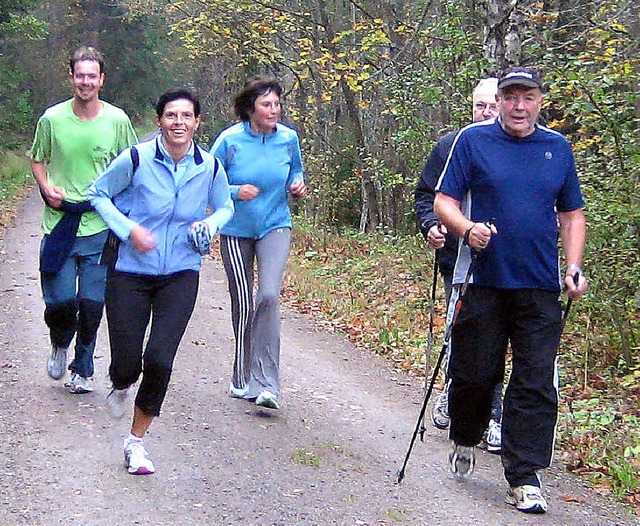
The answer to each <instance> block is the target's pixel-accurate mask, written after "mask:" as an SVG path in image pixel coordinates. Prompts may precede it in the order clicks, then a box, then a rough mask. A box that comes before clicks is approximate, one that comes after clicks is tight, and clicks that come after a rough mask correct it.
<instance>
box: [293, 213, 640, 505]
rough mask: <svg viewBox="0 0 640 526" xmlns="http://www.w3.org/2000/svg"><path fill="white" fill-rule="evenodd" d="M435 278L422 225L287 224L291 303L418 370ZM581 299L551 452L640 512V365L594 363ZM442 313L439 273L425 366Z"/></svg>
mask: <svg viewBox="0 0 640 526" xmlns="http://www.w3.org/2000/svg"><path fill="white" fill-rule="evenodd" d="M298 223H300V221H298ZM432 280H433V251H432V250H430V249H427V247H426V245H425V242H424V240H423V238H422V236H421V235H415V236H403V237H394V236H385V235H381V234H375V235H363V234H359V233H354V232H351V233H346V234H342V235H336V234H332V233H329V232H328V231H325V230H323V231H318V230H316V229H311V228H307V227H305V225H302V226H298V227H297V228H296V229H294V239H293V246H292V251H291V258H290V261H289V266H288V270H287V276H286V278H285V292H284V293H285V298H286V299H287V301H288V302H289V303H290V304H293V305H294V306H295V308H296V309H298V310H301V311H303V312H307V313H311V314H313V315H314V316H316V317H318V318H320V319H323V320H325V321H326V323H327V325H328V327H330V328H333V329H335V330H340V331H343V332H345V333H346V334H347V335H348V337H349V338H350V339H351V340H352V341H353V342H354V343H355V344H356V345H358V346H360V347H363V348H367V349H370V350H371V351H372V352H375V353H378V354H381V355H384V356H385V357H387V358H389V359H390V360H391V361H392V362H393V363H394V364H395V366H396V367H398V368H400V369H404V370H407V371H409V372H411V373H413V374H416V375H418V376H424V374H425V355H426V354H427V347H428V345H427V336H428V327H429V305H430V296H431V285H432ZM564 300H566V297H563V301H564ZM579 303H580V302H576V303H574V306H573V307H572V312H571V316H570V317H569V322H568V324H567V327H566V329H565V333H564V334H563V338H562V343H561V346H560V351H559V353H560V356H559V364H560V381H561V393H560V395H561V400H560V418H559V423H558V441H557V448H558V449H559V451H557V453H556V457H557V458H559V459H560V460H561V461H562V462H563V463H564V465H565V466H566V468H567V469H568V470H570V471H572V472H574V473H577V474H579V475H580V476H581V477H583V478H585V479H587V480H588V481H589V482H590V483H591V484H592V487H593V488H594V489H596V490H597V491H599V492H602V493H606V494H613V495H614V496H615V497H616V498H618V499H619V500H620V501H621V502H623V503H625V504H627V505H628V506H630V507H631V508H632V509H634V510H635V511H636V513H639V514H640V366H638V367H637V368H636V369H635V370H632V371H631V372H630V373H629V372H628V373H626V374H625V375H624V376H618V371H617V369H615V368H611V367H602V366H600V365H598V364H601V363H603V362H604V361H603V360H598V356H599V355H601V353H602V354H604V352H605V351H606V349H594V348H593V341H594V340H593V335H591V339H590V340H589V342H587V339H586V338H585V334H584V327H586V326H587V324H586V323H585V320H584V319H583V315H582V314H581V312H580V305H579ZM444 316H445V308H444V298H443V291H442V286H441V282H440V280H439V281H438V292H437V297H436V305H435V307H434V326H435V328H434V331H435V337H434V341H433V345H432V351H431V356H430V360H429V361H430V367H433V366H434V365H435V361H436V359H437V355H438V353H439V351H440V348H441V345H442V338H443V333H444ZM416 396H417V397H418V396H420V393H416Z"/></svg>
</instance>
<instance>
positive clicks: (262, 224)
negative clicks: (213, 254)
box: [211, 121, 304, 239]
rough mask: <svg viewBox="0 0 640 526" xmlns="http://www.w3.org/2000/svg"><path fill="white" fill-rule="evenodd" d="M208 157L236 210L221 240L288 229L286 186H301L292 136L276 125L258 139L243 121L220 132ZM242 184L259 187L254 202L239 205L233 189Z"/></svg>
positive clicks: (295, 139)
mask: <svg viewBox="0 0 640 526" xmlns="http://www.w3.org/2000/svg"><path fill="white" fill-rule="evenodd" d="M211 153H212V154H213V155H215V156H216V157H217V158H218V159H220V161H221V162H222V164H223V166H224V169H225V170H226V172H227V176H228V177H229V185H230V188H231V197H232V198H233V201H234V204H235V213H234V215H233V218H232V219H231V221H229V222H228V223H227V224H226V226H225V227H224V228H223V229H222V233H223V234H225V235H227V236H235V237H245V238H252V239H260V238H262V237H264V236H266V235H267V234H268V233H269V232H271V231H272V230H276V229H278V228H291V210H290V209H289V201H288V191H289V186H291V183H293V182H294V181H296V180H299V181H303V180H304V179H303V175H302V158H301V155H300V143H299V141H298V134H297V133H296V132H295V130H293V129H291V128H289V127H287V126H285V125H283V124H280V123H278V124H277V125H276V131H275V132H274V133H270V134H268V135H263V134H258V133H255V132H253V131H252V130H251V127H250V124H249V122H248V121H246V122H239V123H236V124H234V125H232V126H230V127H229V128H226V129H225V130H223V131H222V132H220V135H218V137H217V138H216V140H215V142H214V143H213V146H212V147H211ZM244 184H252V185H254V186H257V187H258V189H259V190H260V193H259V194H258V195H257V197H256V198H255V199H252V200H251V201H241V200H239V199H238V197H237V196H238V189H239V188H240V187H241V186H242V185H244Z"/></svg>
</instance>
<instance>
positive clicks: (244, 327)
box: [220, 228, 291, 399]
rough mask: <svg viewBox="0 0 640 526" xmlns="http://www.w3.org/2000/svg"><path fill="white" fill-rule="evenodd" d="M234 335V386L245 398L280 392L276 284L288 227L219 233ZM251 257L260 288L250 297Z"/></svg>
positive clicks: (286, 251)
mask: <svg viewBox="0 0 640 526" xmlns="http://www.w3.org/2000/svg"><path fill="white" fill-rule="evenodd" d="M220 241H221V253H222V262H223V264H224V269H225V271H226V273H227V279H228V282H229V295H230V296H231V322H232V325H233V332H234V335H235V360H234V364H233V378H232V387H233V389H234V390H235V391H241V392H242V397H243V398H249V399H251V398H256V397H257V396H258V395H259V394H260V393H261V392H262V391H265V390H266V391H270V392H271V393H273V394H274V395H275V396H276V397H278V395H279V394H280V289H281V287H282V278H283V275H284V270H285V267H286V264H287V258H288V257H289V247H290V245H291V229H289V228H279V229H277V230H273V231H271V232H269V233H268V234H267V235H266V236H264V237H263V238H261V239H251V238H243V237H233V236H221V238H220ZM254 261H256V262H257V269H258V290H257V293H256V297H255V306H254V299H253V282H254Z"/></svg>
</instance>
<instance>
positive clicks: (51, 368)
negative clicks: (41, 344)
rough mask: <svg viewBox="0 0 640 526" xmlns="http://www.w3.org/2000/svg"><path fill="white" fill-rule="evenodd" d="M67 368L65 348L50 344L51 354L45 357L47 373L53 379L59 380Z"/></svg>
mask: <svg viewBox="0 0 640 526" xmlns="http://www.w3.org/2000/svg"><path fill="white" fill-rule="evenodd" d="M66 370H67V348H66V347H56V346H55V345H52V346H51V355H50V356H49V358H48V359H47V373H48V374H49V376H50V377H51V378H53V379H54V380H60V378H62V377H63V376H64V372H65V371H66Z"/></svg>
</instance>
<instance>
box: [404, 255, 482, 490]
mask: <svg viewBox="0 0 640 526" xmlns="http://www.w3.org/2000/svg"><path fill="white" fill-rule="evenodd" d="M477 257H478V252H476V251H475V250H473V249H471V262H470V263H469V268H468V269H467V275H466V276H465V279H464V283H463V284H462V287H461V288H460V294H459V295H458V299H457V300H456V305H455V309H454V310H453V316H452V317H451V323H449V326H448V327H447V330H446V331H445V335H444V343H443V344H442V349H441V350H440V356H438V362H437V363H436V366H435V368H434V370H433V375H432V376H431V381H430V382H429V388H428V389H427V392H426V393H425V395H424V400H423V402H422V408H421V409H420V416H418V422H417V424H416V428H415V429H414V431H413V436H412V437H411V443H410V444H409V449H408V450H407V454H406V455H405V457H404V462H403V463H402V467H401V468H400V470H399V471H398V478H397V479H396V483H397V484H400V483H401V482H402V479H404V470H405V469H406V467H407V463H408V462H409V457H410V456H411V451H412V450H413V444H414V443H415V441H416V437H417V436H418V432H419V431H420V424H421V423H422V419H423V418H424V414H425V412H426V410H427V404H428V403H429V398H430V397H431V392H432V391H433V384H434V383H435V382H436V378H437V376H438V372H439V371H440V366H441V365H442V360H443V359H444V355H445V353H446V352H447V347H448V346H449V340H450V339H451V332H452V330H453V326H454V325H455V323H456V319H457V318H458V313H459V312H460V309H461V308H462V298H463V297H464V295H465V293H466V292H467V288H468V287H469V280H470V279H471V274H472V272H473V266H474V264H475V262H476V258H477Z"/></svg>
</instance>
